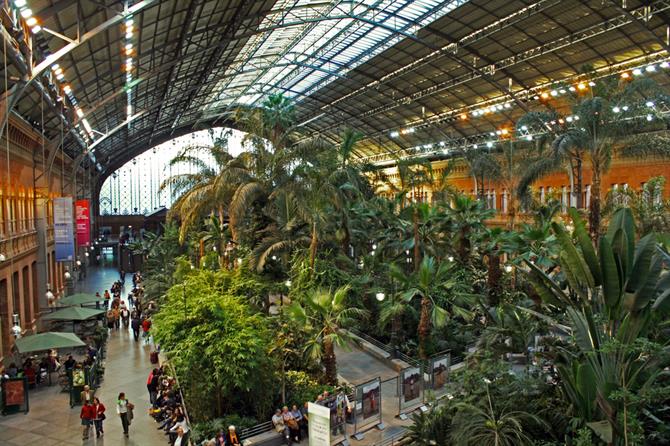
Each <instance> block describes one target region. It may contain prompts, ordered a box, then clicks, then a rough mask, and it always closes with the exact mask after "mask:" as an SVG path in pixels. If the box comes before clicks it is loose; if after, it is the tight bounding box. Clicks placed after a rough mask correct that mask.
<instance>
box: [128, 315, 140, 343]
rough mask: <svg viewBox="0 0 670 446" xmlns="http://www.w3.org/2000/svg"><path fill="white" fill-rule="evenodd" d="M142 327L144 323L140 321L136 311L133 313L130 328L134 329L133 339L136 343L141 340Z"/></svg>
mask: <svg viewBox="0 0 670 446" xmlns="http://www.w3.org/2000/svg"><path fill="white" fill-rule="evenodd" d="M141 326H142V321H141V320H140V316H139V314H137V312H136V311H133V317H132V320H131V321H130V327H131V328H132V329H133V337H134V338H135V341H137V340H138V339H139V338H140V327H141Z"/></svg>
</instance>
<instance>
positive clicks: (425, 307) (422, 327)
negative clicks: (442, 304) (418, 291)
mask: <svg viewBox="0 0 670 446" xmlns="http://www.w3.org/2000/svg"><path fill="white" fill-rule="evenodd" d="M430 328H431V323H430V299H428V298H427V297H425V296H424V297H423V298H421V318H420V319H419V330H418V334H419V357H420V358H421V359H426V358H427V357H428V355H427V354H426V342H427V341H428V337H429V336H430Z"/></svg>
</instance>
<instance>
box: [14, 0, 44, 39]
mask: <svg viewBox="0 0 670 446" xmlns="http://www.w3.org/2000/svg"><path fill="white" fill-rule="evenodd" d="M14 7H16V9H18V10H19V14H20V15H21V17H23V19H24V20H25V21H26V25H27V26H28V27H29V28H30V31H31V32H32V33H33V34H37V33H38V32H40V31H42V27H41V26H40V24H39V23H38V22H37V18H36V17H34V16H33V11H32V9H30V8H29V7H28V3H27V2H26V0H14Z"/></svg>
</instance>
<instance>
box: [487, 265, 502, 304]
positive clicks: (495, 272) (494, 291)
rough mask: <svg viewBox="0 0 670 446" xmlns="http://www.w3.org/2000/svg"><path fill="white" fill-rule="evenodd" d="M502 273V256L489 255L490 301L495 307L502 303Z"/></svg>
mask: <svg viewBox="0 0 670 446" xmlns="http://www.w3.org/2000/svg"><path fill="white" fill-rule="evenodd" d="M501 278H502V271H501V269H500V256H499V255H498V254H497V253H491V254H489V261H488V277H487V279H488V301H489V305H490V306H492V307H494V306H496V305H498V303H500V296H501V295H502V283H501V280H500V279H501Z"/></svg>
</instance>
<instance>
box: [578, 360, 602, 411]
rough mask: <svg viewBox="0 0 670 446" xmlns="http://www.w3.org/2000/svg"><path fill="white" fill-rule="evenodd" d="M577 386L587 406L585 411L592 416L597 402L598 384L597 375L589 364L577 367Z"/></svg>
mask: <svg viewBox="0 0 670 446" xmlns="http://www.w3.org/2000/svg"><path fill="white" fill-rule="evenodd" d="M575 385H576V388H577V390H578V391H579V394H580V396H581V398H582V400H583V401H584V403H585V405H586V407H585V409H586V411H587V413H589V414H592V413H593V406H594V404H595V401H596V393H597V392H596V389H597V382H596V375H595V373H593V369H592V368H591V366H590V365H589V364H588V363H587V364H579V365H578V366H577V373H576V381H575Z"/></svg>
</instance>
